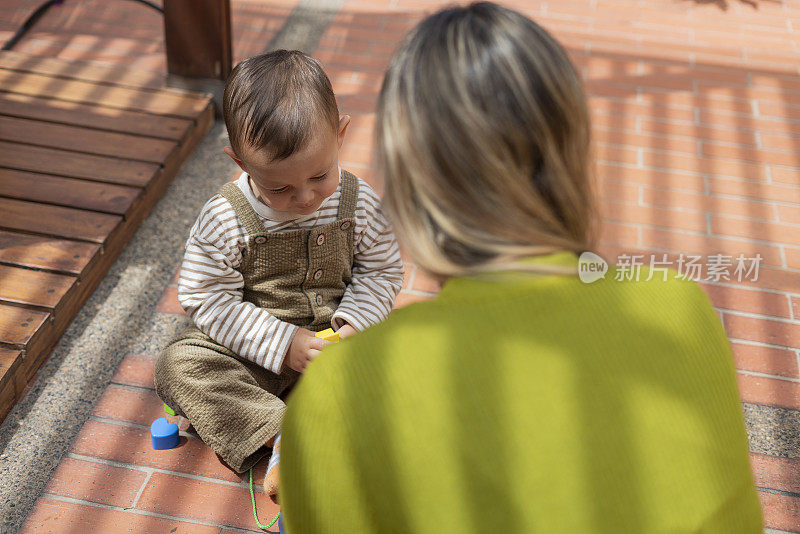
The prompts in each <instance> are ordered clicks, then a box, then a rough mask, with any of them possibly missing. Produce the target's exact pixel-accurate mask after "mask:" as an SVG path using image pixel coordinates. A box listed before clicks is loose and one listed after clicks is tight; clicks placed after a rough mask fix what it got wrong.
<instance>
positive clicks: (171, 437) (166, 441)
mask: <svg viewBox="0 0 800 534" xmlns="http://www.w3.org/2000/svg"><path fill="white" fill-rule="evenodd" d="M150 438H151V439H152V440H153V448H154V449H155V450H157V451H163V450H165V449H172V448H174V447H177V446H178V440H179V439H180V438H179V436H178V425H176V424H175V423H170V422H169V421H167V418H166V417H159V418H158V419H156V420H155V421H153V422H152V424H151V425H150Z"/></svg>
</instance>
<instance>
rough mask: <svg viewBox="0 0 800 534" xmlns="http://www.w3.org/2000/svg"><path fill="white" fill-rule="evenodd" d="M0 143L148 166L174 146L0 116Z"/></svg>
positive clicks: (133, 137) (169, 143)
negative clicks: (35, 146)
mask: <svg viewBox="0 0 800 534" xmlns="http://www.w3.org/2000/svg"><path fill="white" fill-rule="evenodd" d="M0 140H3V141H13V142H15V143H27V144H30V145H37V146H45V147H51V148H58V149H61V150H72V151H74V152H79V153H84V154H95V155H99V156H113V157H115V158H123V159H130V160H139V161H147V162H150V163H161V162H162V161H164V159H166V157H167V156H169V154H170V152H172V150H173V149H174V148H175V145H176V143H175V142H174V141H166V140H164V139H150V138H147V137H142V136H140V135H128V134H122V133H116V132H106V131H103V130H95V129H92V128H84V127H83V126H67V125H65V124H55V123H52V122H44V121H40V120H31V119H19V118H16V117H2V116H0Z"/></svg>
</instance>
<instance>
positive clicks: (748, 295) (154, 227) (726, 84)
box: [0, 0, 800, 533]
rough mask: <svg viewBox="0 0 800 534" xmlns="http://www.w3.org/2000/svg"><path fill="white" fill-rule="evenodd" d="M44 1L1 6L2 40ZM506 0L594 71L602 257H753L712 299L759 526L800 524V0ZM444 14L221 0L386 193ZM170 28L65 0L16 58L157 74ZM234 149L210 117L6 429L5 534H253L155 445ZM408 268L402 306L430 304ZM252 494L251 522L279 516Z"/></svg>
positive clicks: (397, 6) (239, 515)
mask: <svg viewBox="0 0 800 534" xmlns="http://www.w3.org/2000/svg"><path fill="white" fill-rule="evenodd" d="M39 3H40V2H39V0H7V1H6V2H4V3H3V5H2V6H0V21H2V22H0V41H5V40H6V39H7V38H8V37H9V36H10V35H11V33H12V32H13V30H14V29H16V27H17V26H18V25H19V24H20V23H21V22H22V20H24V18H25V17H26V16H27V14H28V13H29V12H30V11H31V10H32V9H33V8H35V7H36V6H37V5H38V4H39ZM503 3H504V4H506V5H509V6H512V7H516V8H519V9H522V10H524V11H526V13H528V14H529V15H530V16H531V17H533V18H534V19H536V20H537V21H539V22H540V23H541V24H542V25H544V26H545V27H546V28H547V29H549V30H550V31H552V32H553V33H554V34H555V36H556V37H557V38H558V39H559V40H560V41H561V42H562V43H563V44H564V45H565V46H566V47H567V48H568V49H569V52H570V54H571V55H572V58H573V60H574V61H575V63H576V65H577V66H578V67H579V68H580V69H581V71H582V73H583V75H584V78H585V80H586V85H587V88H588V92H589V94H590V106H591V110H592V118H593V120H594V134H595V140H596V147H597V157H598V159H599V164H598V190H599V194H600V196H601V197H602V204H603V208H604V225H603V233H602V236H603V242H602V249H601V251H602V253H603V254H604V255H605V257H606V258H607V259H609V260H611V261H616V260H617V258H618V257H619V255H620V254H624V253H627V254H632V253H634V252H636V251H641V252H645V253H646V256H645V258H644V261H648V260H649V257H650V256H649V255H650V254H652V253H654V252H658V259H661V255H662V254H665V253H666V254H668V257H667V259H668V260H670V261H677V260H678V259H679V255H680V254H681V253H683V254H685V255H691V254H705V255H715V254H720V255H722V257H725V256H730V257H732V258H735V257H736V256H737V255H739V254H743V255H744V256H745V257H748V258H749V257H754V256H755V255H756V254H760V255H761V257H762V262H761V264H760V266H759V272H758V278H757V280H752V276H750V277H744V279H742V280H741V281H739V280H737V279H736V277H735V276H730V277H729V279H727V280H726V279H720V280H711V281H709V282H705V283H703V287H704V289H705V290H706V291H707V293H708V295H709V297H710V298H711V300H712V302H713V304H714V306H715V307H716V309H717V310H718V311H719V314H720V319H721V320H722V321H723V323H724V325H725V328H726V330H727V333H728V335H729V337H730V339H731V343H732V346H733V349H734V352H735V357H736V366H737V368H738V369H739V373H738V377H739V384H740V389H741V397H742V401H743V410H744V414H745V418H746V422H747V426H748V434H749V436H750V446H751V451H752V456H751V457H752V461H753V469H754V473H755V475H756V483H757V485H758V486H759V488H760V496H761V499H762V504H763V508H764V514H765V518H766V522H767V526H768V527H769V528H770V529H775V530H777V531H790V532H800V475H798V473H800V433H799V432H798V430H797V429H798V428H800V368H799V367H798V361H800V75H799V74H800V71H799V70H798V65H799V64H800V61H798V60H799V59H800V2H798V1H796V0H792V1H784V2H779V1H770V0H741V1H740V0H647V1H645V0H614V1H602V0H559V1H557V2H555V1H550V2H539V1H536V0H515V1H506V2H503ZM439 4H440V3H439V2H432V1H422V0H362V1H355V0H327V1H323V0H316V1H312V0H301V1H300V2H299V3H298V2H297V1H295V0H278V1H269V2H266V1H255V0H250V1H243V0H233V1H232V6H233V7H232V9H233V30H234V53H235V60H236V61H238V60H240V59H242V58H244V57H247V56H250V55H253V54H255V53H258V52H261V51H263V50H265V49H268V48H273V47H276V46H286V47H300V48H304V49H305V50H306V51H309V52H312V53H314V55H316V56H317V57H319V58H320V59H321V60H322V61H323V62H324V64H325V66H326V69H327V71H328V72H329V74H330V76H331V78H332V81H333V84H334V89H335V90H336V92H337V95H338V97H339V101H340V105H341V108H342V111H343V112H346V113H350V114H351V115H353V125H352V127H351V129H350V131H349V133H348V139H347V141H346V143H345V147H344V152H343V161H342V164H343V166H345V167H347V168H350V169H351V170H353V171H354V172H356V173H358V174H360V175H361V176H363V177H364V178H366V179H367V180H368V181H370V182H371V183H372V184H373V185H374V186H375V187H376V189H378V190H380V189H381V184H380V182H379V180H378V177H377V176H376V175H375V174H374V173H373V169H372V166H371V159H370V158H371V156H370V153H371V145H372V142H371V134H372V127H373V122H374V107H375V97H376V94H377V91H378V89H379V87H380V80H381V76H382V70H383V69H384V68H385V66H386V64H387V62H388V59H389V57H390V54H391V52H392V50H393V49H394V47H395V46H396V44H397V43H398V42H399V40H400V39H401V38H402V35H403V34H404V32H405V31H406V30H407V29H409V28H410V27H412V26H413V25H414V24H415V23H416V22H417V21H418V20H419V19H420V18H421V17H422V16H424V14H425V13H427V12H429V11H430V10H432V9H434V8H436V7H437V6H438V5H439ZM162 34H163V30H162V26H161V21H160V18H159V15H158V14H157V13H156V12H155V11H153V10H149V9H147V8H146V7H144V6H142V5H141V4H137V3H134V2H122V1H120V2H106V1H101V0H85V1H77V0H76V1H67V2H65V3H64V4H63V5H62V6H56V7H54V8H52V9H51V10H50V12H48V14H47V15H46V16H45V17H43V18H42V19H41V20H40V21H39V23H38V24H37V26H36V27H35V28H34V30H33V31H32V32H30V33H29V34H27V35H26V37H25V38H23V40H22V41H21V42H20V43H19V45H18V46H17V47H16V50H17V51H19V52H26V53H31V54H37V55H48V56H59V57H69V58H81V59H91V60H99V61H105V62H109V63H113V64H124V65H129V66H136V67H139V68H143V69H153V70H161V71H163V70H164V69H165V59H164V49H163V35H162ZM225 144H226V137H225V132H224V127H223V126H222V125H221V124H219V123H218V124H217V125H216V126H215V127H214V128H213V129H212V131H211V132H210V133H209V135H208V136H207V137H206V139H205V140H204V142H203V143H202V145H201V146H200V148H199V149H198V150H197V152H196V153H195V154H194V155H193V157H192V158H191V159H190V161H189V162H188V163H187V164H186V166H185V168H184V169H183V170H182V172H181V173H180V174H179V176H178V177H177V178H176V181H175V183H174V185H173V187H172V188H171V189H170V191H169V192H168V193H167V195H166V196H165V197H164V198H163V199H162V201H161V202H160V203H159V204H158V206H157V207H156V209H155V210H154V212H153V214H152V215H151V216H150V217H149V218H148V220H147V221H145V223H144V224H143V225H142V228H141V229H140V230H139V232H138V233H137V235H136V237H135V238H134V240H133V241H132V242H131V243H130V245H129V246H128V248H127V249H126V251H125V252H124V253H123V255H122V256H121V257H120V259H119V260H118V262H117V263H116V264H115V266H114V267H113V268H112V270H111V272H110V273H109V275H108V276H107V277H106V279H105V280H104V282H103V283H102V284H101V286H100V288H98V290H97V292H96V293H95V295H94V296H93V297H92V298H91V299H90V301H89V302H88V303H87V305H86V306H85V308H84V310H83V311H82V312H81V314H80V315H79V317H78V318H77V319H76V321H75V323H74V324H73V325H72V326H71V327H70V329H69V330H68V332H67V334H65V336H64V338H63V340H62V342H61V343H60V344H59V346H58V347H57V348H56V350H55V351H54V353H53V356H52V357H51V359H50V361H49V362H48V363H47V364H46V365H45V366H44V367H43V368H42V370H41V371H40V373H39V377H38V379H37V381H36V382H35V383H34V384H33V385H32V386H31V388H30V390H29V392H28V394H27V396H26V397H25V399H24V400H23V401H22V402H21V403H20V404H19V405H18V406H17V408H16V409H15V410H14V411H13V412H12V413H11V415H10V416H9V417H8V418H7V419H6V421H5V422H4V423H3V425H2V427H0V449H2V454H1V455H0V517H2V518H3V527H1V528H2V530H3V532H5V531H9V532H13V531H16V530H17V529H18V528H19V527H20V526H21V525H23V524H24V527H23V529H22V530H23V531H24V532H48V531H52V532H72V531H76V532H77V531H90V532H91V531H98V532H117V531H130V530H132V531H143V532H144V531H147V532H151V531H152V532H160V531H165V532H167V531H171V532H192V533H197V532H215V533H219V532H251V531H253V530H254V529H255V524H254V522H253V518H252V512H251V510H250V505H249V495H248V491H247V488H246V480H244V481H243V480H242V479H241V478H240V477H238V476H236V475H234V474H233V473H231V472H230V471H228V470H227V469H225V468H224V467H223V466H222V465H221V464H220V463H219V462H218V461H217V459H216V457H215V456H214V454H213V453H211V451H210V450H209V449H208V448H207V447H205V446H204V445H203V444H202V443H201V442H200V441H199V440H198V439H197V438H196V437H195V436H194V435H193V434H191V433H186V432H184V433H183V439H182V441H183V444H182V446H181V447H179V448H177V449H175V450H172V451H163V452H156V451H153V450H152V449H151V448H150V445H149V443H148V439H149V438H148V436H147V425H149V423H150V421H152V419H154V418H155V417H157V416H159V415H160V402H159V401H158V399H157V398H156V396H155V394H154V393H153V390H152V368H153V362H154V358H155V356H156V354H157V352H158V350H159V348H160V347H161V346H163V344H164V343H165V342H166V340H167V339H169V338H170V337H171V336H172V335H173V334H174V333H175V332H176V331H177V330H179V329H180V328H181V327H182V325H183V324H185V322H186V318H185V317H184V316H183V315H182V314H181V312H180V309H179V307H178V306H177V303H176V300H175V285H174V284H175V274H176V270H177V266H178V264H179V261H180V257H181V249H182V244H183V241H184V240H185V237H186V233H187V231H188V228H189V226H190V225H191V223H192V222H193V220H194V217H195V216H196V214H197V212H198V210H199V208H200V206H201V205H202V204H203V203H204V201H205V200H206V199H207V198H208V197H209V196H210V195H211V194H212V193H213V192H214V191H215V190H216V188H217V187H218V186H219V185H220V184H222V183H223V182H224V181H226V180H228V179H230V178H231V177H232V176H233V174H234V172H235V167H234V166H233V164H232V163H229V162H228V161H226V158H225V157H224V156H223V155H222V151H221V148H222V147H223V146H224V145H225ZM685 257H686V256H685ZM673 266H674V264H673ZM407 271H408V276H407V279H406V283H405V286H404V289H403V291H402V292H401V295H400V298H399V299H398V305H404V304H406V303H408V302H411V301H415V300H419V299H426V298H430V297H432V296H433V295H435V293H436V291H437V288H436V286H435V285H434V284H433V283H432V282H431V281H430V280H429V279H427V278H425V277H424V276H423V275H422V274H421V273H419V272H418V271H417V270H416V269H415V267H414V266H413V265H411V264H408V265H407ZM703 274H704V275H705V274H706V272H705V271H704V273H703ZM731 274H732V271H731ZM181 423H182V425H183V427H184V428H185V422H181ZM262 473H263V466H259V469H258V470H257V476H258V477H259V478H260V476H261V474H262ZM258 497H259V502H260V512H261V515H262V517H266V516H269V515H270V514H271V513H273V512H274V511H275V508H274V507H273V506H271V505H268V504H267V501H266V499H265V498H264V497H263V494H260V495H259V496H258ZM344 505H346V503H344ZM26 518H27V520H26Z"/></svg>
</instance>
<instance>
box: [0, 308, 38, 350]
mask: <svg viewBox="0 0 800 534" xmlns="http://www.w3.org/2000/svg"><path fill="white" fill-rule="evenodd" d="M49 317H50V314H49V313H47V312H43V311H39V310H32V309H29V308H22V307H20V306H10V305H8V304H2V303H0V343H4V344H6V345H11V346H15V347H24V346H25V345H26V344H27V343H28V341H30V340H31V338H32V337H33V335H34V334H35V333H36V331H37V330H38V329H39V328H41V327H42V325H43V324H44V323H45V322H46V321H47V320H48V319H49Z"/></svg>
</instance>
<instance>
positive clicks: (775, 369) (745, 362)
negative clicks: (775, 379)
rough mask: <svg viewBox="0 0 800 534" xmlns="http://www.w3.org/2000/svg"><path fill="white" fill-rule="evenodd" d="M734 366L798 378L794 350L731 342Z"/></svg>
mask: <svg viewBox="0 0 800 534" xmlns="http://www.w3.org/2000/svg"><path fill="white" fill-rule="evenodd" d="M731 349H732V350H733V356H734V360H735V363H736V368H737V369H741V370H743V371H753V372H756V373H764V374H768V375H779V376H785V377H786V378H800V374H798V363H797V354H796V353H795V351H794V350H790V349H781V348H777V347H761V346H757V345H745V344H744V343H736V342H733V343H731Z"/></svg>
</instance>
